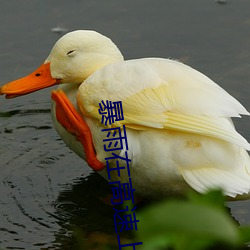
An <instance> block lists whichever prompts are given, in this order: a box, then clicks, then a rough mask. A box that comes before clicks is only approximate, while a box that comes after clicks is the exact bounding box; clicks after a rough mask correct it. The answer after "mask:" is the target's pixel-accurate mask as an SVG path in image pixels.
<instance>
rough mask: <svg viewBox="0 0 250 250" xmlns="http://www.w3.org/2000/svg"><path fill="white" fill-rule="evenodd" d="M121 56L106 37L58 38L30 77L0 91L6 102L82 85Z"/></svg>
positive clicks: (79, 34) (72, 35) (72, 34)
mask: <svg viewBox="0 0 250 250" xmlns="http://www.w3.org/2000/svg"><path fill="white" fill-rule="evenodd" d="M122 60H123V56H122V54H121V52H120V51H119V49H118V48H117V46H116V45H115V44H114V43H113V42H112V41H111V40H110V39H109V38H107V37H105V36H103V35H101V34H99V33H97V32H95V31H90V30H77V31H73V32H70V33H68V34H66V35H64V36H63V37H62V38H60V39H59V40H58V41H57V42H56V44H55V45H54V47H53V48H52V50H51V52H50V54H49V56H48V58H47V59H46V60H45V62H44V63H43V64H42V65H41V66H40V67H39V68H38V69H36V70H35V71H34V72H33V73H31V74H30V75H28V76H26V77H24V78H21V79H18V80H15V81H12V82H9V83H7V84H5V85H4V86H2V87H1V88H0V94H2V95H4V94H5V95H6V98H12V97H16V96H19V95H25V94H28V93H31V92H34V91H37V90H40V89H43V88H47V87H50V86H53V85H56V84H60V83H71V84H74V83H82V82H83V81H84V80H85V79H86V78H87V77H88V76H90V75H91V74H92V73H94V72H95V71H96V70H98V69H100V68H102V67H104V66H105V65H108V64H111V63H115V62H119V61H122Z"/></svg>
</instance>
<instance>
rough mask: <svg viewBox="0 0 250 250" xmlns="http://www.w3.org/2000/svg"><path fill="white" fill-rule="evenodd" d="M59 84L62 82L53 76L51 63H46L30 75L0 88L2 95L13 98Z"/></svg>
mask: <svg viewBox="0 0 250 250" xmlns="http://www.w3.org/2000/svg"><path fill="white" fill-rule="evenodd" d="M58 83H60V80H58V79H55V78H53V77H52V76H51V72H50V63H45V64H42V65H41V66H40V67H39V68H38V69H36V70H35V71H34V72H33V73H31V74H30V75H28V76H25V77H23V78H21V79H18V80H15V81H12V82H9V83H7V84H5V85H4V86H2V87H0V95H6V96H5V97H6V98H13V97H17V96H20V95H25V94H28V93H31V92H34V91H37V90H40V89H44V88H47V87H50V86H53V85H56V84H58Z"/></svg>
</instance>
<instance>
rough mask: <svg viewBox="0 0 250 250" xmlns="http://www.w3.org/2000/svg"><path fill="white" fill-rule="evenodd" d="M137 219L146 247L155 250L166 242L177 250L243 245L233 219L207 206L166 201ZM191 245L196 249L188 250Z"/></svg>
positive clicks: (140, 234) (141, 239)
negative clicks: (209, 245) (211, 244)
mask: <svg viewBox="0 0 250 250" xmlns="http://www.w3.org/2000/svg"><path fill="white" fill-rule="evenodd" d="M137 218H138V219H139V220H140V222H139V223H138V231H137V234H138V237H139V240H140V241H142V242H143V245H144V246H145V245H147V244H150V246H151V249H153V246H152V244H154V247H155V249H156V247H159V246H162V243H163V242H164V241H165V242H166V244H167V246H174V247H176V249H204V248H199V247H197V246H203V245H208V244H209V243H213V242H222V243H226V244H231V245H234V246H235V245H238V244H239V243H240V242H241V238H240V235H239V231H238V228H237V226H236V224H235V223H234V221H233V220H232V219H231V217H230V216H229V215H228V214H227V213H226V212H225V211H223V210H222V209H219V208H217V207H215V206H211V205H207V204H202V203H201V204H196V203H192V202H190V201H177V200H176V201H165V202H162V203H159V204H156V205H153V206H151V207H148V208H147V209H145V210H144V211H142V212H140V213H138V214H137ZM156 239H157V240H156ZM191 241H192V242H191ZM170 242H171V244H170ZM158 243H159V244H158ZM191 243H192V244H191ZM190 245H193V246H194V247H193V248H190V247H189V248H187V247H188V246H190Z"/></svg>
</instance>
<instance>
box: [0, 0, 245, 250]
mask: <svg viewBox="0 0 250 250" xmlns="http://www.w3.org/2000/svg"><path fill="white" fill-rule="evenodd" d="M0 6H1V8H0V21H1V23H2V25H1V26H0V34H1V35H0V44H1V46H0V56H1V60H0V75H1V77H0V84H1V85H2V84H4V83H6V82H8V81H10V80H13V79H16V78H19V77H21V76H24V75H26V74H28V73H30V72H31V71H33V70H34V69H35V68H37V67H38V66H39V65H40V64H42V63H43V61H44V60H45V58H46V57H47V55H48V53H49V51H50V49H51V47H52V46H53V44H54V43H55V41H56V40H57V39H58V38H59V37H60V36H61V35H62V34H64V33H65V31H66V30H68V31H70V30H75V29H93V30H97V31H99V32H101V33H103V34H105V35H107V36H109V37H110V38H112V40H113V41H114V42H115V43H116V44H117V45H118V47H119V48H120V49H121V51H122V52H123V54H124V56H125V58H127V59H128V58H139V57H148V56H157V57H167V58H169V57H170V58H176V59H179V60H181V61H183V62H185V63H187V64H189V65H191V66H193V67H194V68H196V69H198V70H200V71H202V72H204V73H205V74H206V75H208V76H210V77H211V78H212V79H213V80H215V81H216V82H217V83H219V84H220V85H221V86H222V87H223V88H225V89H226V90H227V91H228V92H229V93H231V94H232V95H233V96H235V97H236V98H237V99H238V100H240V101H241V102H242V103H243V104H244V106H245V107H246V108H248V110H250V99H249V94H250V93H249V92H250V88H249V87H248V86H249V79H250V71H249V65H250V63H249V61H250V60H249V55H250V17H249V8H250V2H249V1H248V0H237V1H233V0H231V1H230V0H228V1H227V2H226V4H223V5H222V4H218V3H217V2H215V1H213V0H211V1H209V0H206V1H205V0H189V1H186V0H176V1H170V0H157V1H154V2H152V1H150V0H137V1H132V0H128V1H123V2H118V1H116V0H110V1H100V0H99V1H98V0H91V1H86V0H85V1H84V0H82V1H81V0H72V1H66V0H60V1H59V0H54V1H49V0H44V1H38V0H34V1H30V0H23V1H18V0H12V1H2V3H1V4H0ZM55 28H56V29H55ZM60 32H61V33H60ZM50 91H51V89H47V90H43V91H40V92H37V93H33V94H30V95H28V96H24V97H19V98H17V99H13V100H5V99H4V98H0V138H1V139H0V162H1V163H0V170H1V176H0V197H1V198H0V222H1V223H0V248H2V249H34V250H36V249H78V245H77V244H76V239H78V238H79V237H78V236H77V235H76V234H75V232H79V234H80V235H81V238H83V239H84V244H85V246H86V247H85V249H88V245H86V244H88V242H95V241H99V243H100V242H101V241H103V239H105V240H109V241H110V242H112V243H113V242H115V238H114V237H115V234H114V229H113V217H112V216H113V210H112V208H111V207H110V206H109V205H108V204H106V202H105V201H106V200H107V199H105V197H106V196H107V195H108V194H109V193H110V187H109V186H108V185H107V183H106V182H105V181H104V180H102V179H101V178H100V177H99V176H98V175H97V174H94V173H93V172H92V171H91V170H90V169H89V168H88V167H87V166H86V164H85V163H84V162H83V161H82V160H81V159H79V158H78V157H77V156H76V155H75V154H74V153H72V152H71V151H70V150H68V149H67V148H66V147H65V145H64V143H63V142H62V141H61V140H60V138H59V137H58V135H57V134H56V132H55V131H54V129H53V126H52V123H51V118H50V113H49V110H50ZM236 125H237V129H238V131H239V132H240V133H241V134H243V135H244V136H245V137H246V138H247V139H248V141H250V132H249V131H250V130H249V118H243V119H241V120H239V119H238V120H237V121H236ZM229 206H230V207H231V210H232V214H233V216H234V217H236V218H237V219H238V221H239V222H240V223H241V224H247V225H249V224H250V214H249V210H250V202H249V201H242V202H234V203H229ZM114 249H116V248H114Z"/></svg>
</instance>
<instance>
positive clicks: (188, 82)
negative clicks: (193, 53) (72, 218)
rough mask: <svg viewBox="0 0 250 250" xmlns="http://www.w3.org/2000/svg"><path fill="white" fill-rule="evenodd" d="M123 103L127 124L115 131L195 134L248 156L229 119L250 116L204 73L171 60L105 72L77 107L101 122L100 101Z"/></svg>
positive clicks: (92, 80) (83, 91)
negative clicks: (237, 148)
mask: <svg viewBox="0 0 250 250" xmlns="http://www.w3.org/2000/svg"><path fill="white" fill-rule="evenodd" d="M102 100H103V101H106V100H109V101H112V102H117V101H122V107H123V113H124V120H123V121H117V122H115V123H114V126H121V125H122V124H125V125H126V126H127V127H130V128H134V129H138V130H142V129H145V128H147V127H151V128H158V129H168V130H177V131H183V132H187V133H195V134H200V135H204V136H209V137H213V138H217V139H221V140H225V141H228V142H231V143H234V144H237V145H239V146H242V147H244V148H246V149H248V150H250V145H249V143H248V142H247V141H246V140H245V139H244V138H243V137H242V136H241V135H240V134H239V133H237V132H236V130H235V129H234V126H233V124H232V122H231V120H230V117H240V115H241V114H244V115H249V113H248V112H247V111H246V109H245V108H244V107H243V106H242V105H241V104H240V103H239V102H238V101H237V100H236V99H235V98H233V97H232V96H231V95H230V94H228V93H227V92H226V91H225V90H223V89H222V88H221V87H219V86H218V85H217V84H216V83H214V82H213V81H212V80H210V79H209V78H207V77H206V76H205V75H203V74H202V73H200V72H198V71H196V70H194V69H192V68H190V67H188V66H186V65H184V64H182V63H179V62H176V61H172V60H167V59H140V60H131V61H126V62H123V63H119V64H114V65H110V66H107V67H105V68H104V69H102V70H100V71H98V72H96V73H95V74H93V75H92V76H91V77H89V78H88V79H87V80H86V81H85V82H84V83H83V84H82V85H81V87H80V88H79V92H78V102H79V104H80V107H81V110H82V111H83V112H84V113H85V114H86V115H88V116H92V117H93V118H96V119H98V120H101V115H100V114H99V112H98V110H99V108H100V107H99V103H101V101H102Z"/></svg>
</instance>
